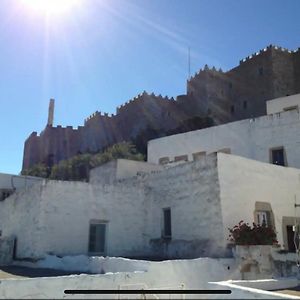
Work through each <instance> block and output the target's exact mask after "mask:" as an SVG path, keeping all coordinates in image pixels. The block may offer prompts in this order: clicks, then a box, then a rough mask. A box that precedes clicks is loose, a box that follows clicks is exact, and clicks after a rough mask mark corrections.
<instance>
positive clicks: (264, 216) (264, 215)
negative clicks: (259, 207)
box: [257, 211, 271, 226]
mask: <svg viewBox="0 0 300 300" xmlns="http://www.w3.org/2000/svg"><path fill="white" fill-rule="evenodd" d="M257 223H258V224H259V225H263V224H265V225H266V226H271V218H270V212H269V211H258V212H257Z"/></svg>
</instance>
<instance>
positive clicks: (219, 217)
mask: <svg viewBox="0 0 300 300" xmlns="http://www.w3.org/2000/svg"><path fill="white" fill-rule="evenodd" d="M285 98H286V99H285V100H284V101H285V104H284V105H283V106H282V105H279V104H278V103H277V100H272V101H270V102H269V106H268V111H269V112H273V113H272V114H269V115H266V116H263V117H259V118H256V119H247V120H242V121H238V122H233V123H229V124H224V125H220V126H215V127H211V128H207V129H202V130H197V131H192V132H187V133H183V134H178V135H174V136H169V137H165V138H160V139H157V140H153V141H150V142H149V144H148V162H147V163H146V162H135V161H129V160H124V159H119V160H117V161H112V162H109V163H107V164H105V165H103V166H100V167H98V168H95V169H93V170H92V171H91V173H90V181H89V182H70V181H68V182H67V181H52V180H42V181H41V180H36V179H34V178H33V179H32V180H31V181H30V184H28V178H27V177H26V178H23V177H19V178H18V180H21V179H22V180H23V181H22V180H21V183H20V182H19V183H18V185H19V186H20V189H16V191H15V193H13V194H11V195H6V197H4V198H3V199H2V200H3V201H0V231H1V232H2V235H3V237H8V238H9V237H14V239H15V244H14V255H15V257H17V258H31V259H37V258H42V257H45V255H46V254H55V255H60V256H64V255H78V254H89V255H108V256H126V257H140V258H141V257H148V258H149V257H155V258H194V257H201V256H218V257H220V256H227V255H230V254H231V251H230V247H231V245H230V243H229V241H228V235H229V231H228V228H232V227H233V226H234V225H236V224H237V223H239V222H240V221H241V220H243V221H245V222H249V223H250V224H251V223H252V222H256V223H261V222H263V221H264V222H266V223H267V225H270V226H272V227H274V228H275V230H276V232H277V237H278V241H279V244H280V248H281V249H285V250H288V251H293V250H294V243H293V225H294V224H295V221H297V222H300V208H299V207H295V201H296V203H298V204H300V158H299V153H300V116H299V109H298V108H297V107H296V108H295V106H297V105H298V104H297V103H298V102H300V100H299V99H298V98H299V97H298V96H297V95H295V97H294V96H293V97H285ZM298 100H299V101H298ZM297 101H298V102H297ZM291 107H294V108H293V109H291ZM287 108H290V109H287ZM169 162H177V163H169ZM270 163H271V164H270ZM24 180H25V181H24ZM9 182H10V183H9ZM9 184H10V185H11V186H17V178H12V177H5V176H4V175H3V176H2V177H1V176H0V187H1V186H2V187H5V186H9ZM22 184H23V188H21V187H22ZM24 186H25V187H26V188H24ZM298 210H299V211H298ZM295 216H296V217H295Z"/></svg>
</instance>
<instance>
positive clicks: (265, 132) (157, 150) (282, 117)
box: [148, 94, 300, 168]
mask: <svg viewBox="0 0 300 300" xmlns="http://www.w3.org/2000/svg"><path fill="white" fill-rule="evenodd" d="M297 103H298V104H300V94H298V95H294V96H289V97H284V98H280V99H275V100H271V101H269V102H268V112H270V113H271V112H273V113H272V114H268V115H266V116H262V117H259V118H255V119H246V120H242V121H237V122H232V123H227V124H224V125H220V126H214V127H210V128H205V129H200V130H195V131H190V132H186V133H181V134H176V135H172V136H167V137H163V138H159V139H155V140H152V141H149V143H148V162H149V163H154V164H159V163H160V164H167V163H170V162H171V163H173V162H178V161H193V160H197V159H199V157H202V156H205V155H206V154H209V153H213V152H224V153H231V154H234V155H239V156H243V157H247V158H250V159H254V160H258V161H262V162H267V163H274V164H278V165H284V166H289V167H295V168H300V156H299V153H300V115H299V110H298V109H297V107H298V106H297V105H298V104H297ZM292 108H293V109H292Z"/></svg>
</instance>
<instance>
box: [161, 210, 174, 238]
mask: <svg viewBox="0 0 300 300" xmlns="http://www.w3.org/2000/svg"><path fill="white" fill-rule="evenodd" d="M163 218H164V220H163V221H164V228H163V237H166V238H170V237H172V228H171V227H172V226H171V208H164V209H163Z"/></svg>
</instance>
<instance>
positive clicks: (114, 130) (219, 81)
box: [23, 45, 300, 169]
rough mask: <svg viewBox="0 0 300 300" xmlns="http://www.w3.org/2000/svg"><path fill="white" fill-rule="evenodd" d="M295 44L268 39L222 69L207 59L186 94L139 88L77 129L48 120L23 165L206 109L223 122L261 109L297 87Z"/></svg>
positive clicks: (96, 147)
mask: <svg viewBox="0 0 300 300" xmlns="http://www.w3.org/2000/svg"><path fill="white" fill-rule="evenodd" d="M299 49H300V48H298V49H297V50H295V51H290V50H287V49H284V48H281V47H277V46H273V45H270V46H268V47H266V48H265V49H262V50H260V51H259V52H257V53H254V54H252V55H250V56H248V57H246V58H245V59H243V60H241V61H240V64H239V65H238V66H237V67H235V68H233V69H231V70H229V71H227V72H223V71H222V70H216V69H215V68H214V67H213V68H209V67H208V66H207V65H206V66H205V68H204V69H203V70H200V71H199V72H198V73H196V74H195V76H194V77H191V78H190V79H189V80H188V81H187V93H186V94H185V95H179V96H177V97H176V99H174V98H168V97H163V96H161V95H155V94H153V93H152V94H148V93H146V92H143V93H141V94H139V95H138V96H136V97H134V98H133V99H131V100H130V101H128V102H126V103H125V104H123V105H121V106H119V107H118V108H117V111H116V114H112V115H108V114H106V113H104V114H102V113H101V112H98V111H97V112H95V113H93V114H92V115H91V116H90V117H88V118H87V119H86V120H85V122H84V126H79V127H78V128H76V129H75V128H73V127H71V126H67V127H66V128H64V127H61V126H56V127H53V125H52V124H48V125H47V126H46V128H45V130H44V131H42V132H41V134H40V135H38V134H37V132H33V133H32V134H31V135H30V136H29V137H28V139H27V140H26V141H25V145H24V157H23V169H26V168H29V167H31V166H33V165H35V164H37V163H41V162H44V163H46V164H48V165H51V164H53V163H58V162H59V161H61V160H63V159H68V158H70V157H72V156H74V155H76V154H78V153H85V152H88V151H94V152H97V151H100V150H102V149H103V148H105V147H107V146H110V145H112V144H114V143H117V142H122V141H130V140H131V139H132V138H135V137H136V136H137V135H138V134H139V133H140V132H141V131H142V130H144V129H146V128H151V129H157V130H162V131H165V132H166V131H168V130H171V129H174V128H176V127H177V126H178V125H179V124H180V123H181V122H182V121H184V120H186V119H189V118H192V117H196V116H199V117H204V116H207V115H209V116H210V117H212V118H213V120H214V122H215V123H216V124H223V123H227V122H231V121H236V120H241V119H246V118H252V117H258V116H262V115H265V114H266V101H267V100H270V99H273V98H277V97H281V96H286V95H292V94H296V93H299V92H300V51H299Z"/></svg>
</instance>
